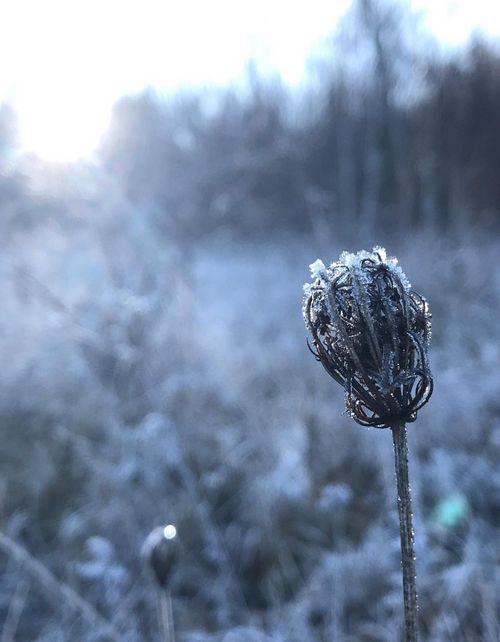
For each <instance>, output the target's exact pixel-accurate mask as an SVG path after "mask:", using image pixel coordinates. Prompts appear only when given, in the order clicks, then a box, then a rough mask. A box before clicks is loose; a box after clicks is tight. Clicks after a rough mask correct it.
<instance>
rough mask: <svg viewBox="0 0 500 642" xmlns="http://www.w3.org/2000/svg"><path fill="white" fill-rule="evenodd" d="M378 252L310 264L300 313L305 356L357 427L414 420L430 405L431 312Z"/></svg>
mask: <svg viewBox="0 0 500 642" xmlns="http://www.w3.org/2000/svg"><path fill="white" fill-rule="evenodd" d="M397 263H398V262H397V259H395V258H387V256H386V252H385V250H384V249H383V248H380V247H376V248H374V249H373V251H372V252H365V251H362V252H358V253H357V254H350V253H347V252H344V253H342V255H341V256H340V259H339V261H337V262H336V263H332V264H331V265H330V267H328V268H326V267H325V266H324V264H323V263H322V261H319V260H318V261H315V262H314V263H313V264H311V266H310V268H311V274H312V277H313V282H312V283H308V284H306V285H305V286H304V293H305V299H304V306H303V313H304V319H305V323H306V327H307V329H308V330H309V332H310V333H311V335H312V347H311V346H309V347H310V349H311V352H312V353H313V354H314V356H315V357H316V359H317V360H318V361H320V362H321V363H322V365H323V367H324V368H325V370H326V371H327V372H328V374H330V375H331V376H332V377H333V379H335V381H337V382H338V383H340V384H341V385H342V386H343V387H344V389H345V392H346V407H347V410H348V412H349V414H350V415H351V416H352V418H353V419H355V420H356V421H357V422H358V423H360V424H362V425H364V426H376V427H378V428H385V427H387V426H393V425H396V424H398V423H406V422H409V421H414V420H415V419H416V417H417V411H418V410H419V409H420V408H421V407H422V406H423V405H424V404H425V403H426V402H427V401H428V400H429V398H430V396H431V394H432V389H433V382H432V375H431V373H430V370H429V364H428V354H427V350H428V346H429V340H430V336H431V325H430V319H431V315H430V312H429V308H428V305H427V302H426V300H425V299H424V298H423V297H422V296H420V295H419V294H417V292H415V291H414V290H412V288H411V285H410V283H409V282H408V279H407V278H406V276H405V275H404V273H403V271H402V270H401V268H400V267H399V266H398V264H397Z"/></svg>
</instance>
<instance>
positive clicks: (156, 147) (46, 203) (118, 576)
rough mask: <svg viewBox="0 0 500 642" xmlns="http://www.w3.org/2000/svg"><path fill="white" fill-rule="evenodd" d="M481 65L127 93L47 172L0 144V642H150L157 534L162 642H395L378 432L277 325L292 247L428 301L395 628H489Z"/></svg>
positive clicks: (290, 278)
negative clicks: (165, 579) (285, 87)
mask: <svg viewBox="0 0 500 642" xmlns="http://www.w3.org/2000/svg"><path fill="white" fill-rule="evenodd" d="M362 4H363V3H362ZM365 4H366V3H365ZM366 24H367V25H368V26H370V24H371V23H369V22H367V23H366ZM384 24H385V23H383V22H382V23H381V25H382V26H383V25H384ZM383 42H387V41H383ZM378 55H382V54H381V52H380V51H379V52H378ZM379 62H380V61H379ZM429 65H430V63H429ZM499 68H500V60H499V59H498V58H497V57H496V55H495V53H494V52H492V51H490V50H488V49H487V48H486V47H479V46H476V48H475V49H474V52H473V54H472V55H471V57H470V58H468V61H467V62H466V63H463V61H461V62H460V63H458V62H453V61H452V62H446V63H445V62H440V63H435V64H434V67H432V66H431V65H430V66H429V70H430V71H429V76H428V83H429V85H431V87H430V89H429V88H428V92H427V93H426V94H425V96H424V97H422V98H419V100H420V102H418V103H416V102H415V103H411V104H410V105H408V104H407V103H398V102H397V101H395V99H394V97H393V94H392V91H391V87H392V84H391V83H392V82H393V81H392V80H391V81H390V83H389V85H387V87H386V89H387V92H386V93H385V94H384V93H383V92H382V94H380V93H376V94H370V91H371V89H370V86H363V88H362V89H359V92H361V93H359V94H356V91H358V90H356V91H355V90H354V89H353V90H352V91H350V92H343V90H342V88H343V87H344V86H345V82H346V79H345V76H344V77H341V76H339V75H335V73H334V72H333V71H332V72H331V73H332V75H331V76H329V78H330V80H329V83H328V82H327V81H326V80H325V83H324V84H325V91H323V92H322V93H321V95H315V96H313V97H311V101H312V103H313V104H314V105H315V108H314V109H313V110H309V109H306V110H305V115H304V114H303V117H302V118H299V117H298V116H297V115H295V116H293V114H292V112H293V109H292V108H291V107H290V104H289V103H290V102H291V98H290V97H289V96H287V95H285V94H284V92H282V90H277V89H272V88H269V87H267V86H266V85H260V84H258V86H256V87H254V88H253V90H252V92H251V95H250V96H247V97H246V98H241V97H237V96H235V95H234V94H233V93H231V92H228V93H227V94H225V96H224V97H222V98H221V97H220V96H219V102H218V103H217V106H216V107H214V106H213V104H212V103H211V104H210V105H211V106H210V109H208V107H207V105H206V102H205V99H206V98H207V97H206V96H201V97H199V96H191V97H189V98H187V97H186V96H184V97H182V98H178V99H177V101H171V102H170V103H168V104H164V103H163V102H161V101H159V100H157V99H155V98H154V96H152V95H145V96H142V97H137V98H129V99H127V100H125V101H123V102H122V103H121V104H120V105H119V106H118V107H117V111H116V115H115V121H114V125H113V127H112V128H111V130H110V133H109V135H108V139H107V141H106V142H105V143H104V145H103V148H102V150H101V156H100V159H99V161H98V162H97V163H96V164H87V165H78V166H75V167H67V168H64V169H54V168H51V167H46V166H44V165H43V164H42V163H39V162H35V161H34V160H26V159H25V160H23V161H22V162H21V164H17V165H15V164H13V161H12V153H11V152H12V149H13V148H14V147H15V144H14V143H13V142H12V140H8V136H7V134H6V133H0V135H1V136H4V138H5V141H7V142H5V144H3V145H2V146H0V154H1V163H2V177H1V179H0V232H1V238H2V248H1V255H0V291H1V293H2V296H1V300H2V314H1V315H0V337H1V341H0V363H1V364H2V365H1V369H0V429H1V433H0V434H1V437H2V438H1V440H0V463H1V476H0V636H2V642H14V640H18V641H23V642H32V641H33V642H35V641H36V642H63V641H64V642H69V641H76V640H77V641H78V642H97V640H106V639H110V640H113V639H114V640H121V641H123V642H145V641H148V642H155V641H158V642H159V640H160V633H159V629H158V623H157V619H156V606H157V595H156V588H155V585H154V583H153V581H152V578H151V576H150V575H149V574H148V573H147V572H146V571H145V569H144V568H143V564H142V562H141V556H140V552H141V547H142V545H143V542H144V540H145V538H146V536H147V535H148V533H149V532H150V531H151V530H152V529H153V528H155V527H157V526H160V525H162V524H166V523H172V524H175V525H176V528H177V537H178V540H179V561H178V564H177V566H176V567H175V570H174V573H173V576H172V582H171V586H170V588H171V593H172V596H173V611H174V617H175V624H176V635H177V639H178V640H180V641H184V642H266V641H268V642H299V641H301V642H302V641H304V640H307V641H308V642H322V641H324V640H325V641H326V640H335V641H345V642H354V641H356V642H375V641H387V642H397V641H398V640H399V639H400V638H399V636H400V625H401V597H400V595H401V575H400V558H399V555H400V553H399V541H398V526H397V521H398V515H397V508H396V502H395V496H394V494H395V493H394V480H393V462H392V444H391V439H390V434H387V433H385V432H382V433H381V432H380V431H377V430H376V429H369V428H362V427H360V426H357V425H355V424H354V423H353V422H352V421H351V419H350V418H349V417H348V416H346V415H344V414H342V408H343V405H344V401H343V394H344V393H343V391H342V390H341V388H340V386H337V385H336V384H334V382H333V381H332V380H331V379H330V378H329V377H326V376H325V375H324V372H323V371H322V369H321V368H319V367H318V366H317V364H315V363H314V360H313V359H312V358H311V355H310V353H309V352H308V350H307V346H306V332H305V330H304V327H303V320H302V315H301V300H302V284H303V283H304V281H305V280H306V279H307V278H308V269H307V266H308V265H309V263H310V262H311V260H312V259H313V258H314V257H316V256H323V257H334V256H338V255H339V254H340V252H341V251H343V250H346V249H347V250H349V251H355V250H357V249H359V248H361V247H368V248H369V247H373V246H374V245H377V244H382V245H384V246H385V247H387V249H388V251H389V253H390V254H391V255H396V256H398V257H399V258H400V260H401V263H402V265H403V266H404V269H405V273H406V274H407V275H408V278H409V280H410V281H411V283H412V287H414V288H415V290H416V291H418V292H422V293H424V294H425V296H426V298H427V299H428V301H429V305H430V309H431V310H432V313H433V338H432V344H431V347H430V361H431V365H432V371H433V375H434V381H435V391H434V395H433V398H432V403H431V404H429V405H428V406H426V407H425V408H423V409H422V410H421V412H420V413H419V419H418V422H417V423H416V424H411V425H410V427H409V431H408V435H409V447H410V450H411V453H412V468H411V477H412V495H413V505H414V513H415V514H414V525H415V530H416V531H417V540H416V544H417V549H416V554H417V574H418V585H419V604H420V629H421V636H422V639H423V640H428V641H432V642H441V641H453V642H466V641H471V640H474V641H475V640H484V642H494V641H495V640H498V639H499V637H500V630H499V622H500V617H499V608H500V604H499V597H498V596H499V595H500V565H499V562H500V550H499V542H500V472H499V465H498V464H499V459H500V402H499V398H500V376H499V363H500V324H499V323H498V319H499V318H500V270H499V269H498V255H499V251H500V241H499V237H498V231H499V218H498V217H499V212H500V196H499V194H498V172H497V171H496V168H497V167H498V165H495V163H498V154H499V149H500V144H497V143H500V139H499V137H498V136H499V131H500V120H499V117H498V112H497V111H490V112H488V109H489V108H490V107H491V105H493V104H495V105H496V106H497V105H498V102H495V101H497V98H498V96H499V95H500V84H499V81H498V74H496V72H495V70H498V69H499ZM388 82H389V80H388ZM394 82H396V81H395V80H394ZM368 84H369V83H368ZM379 86H380V85H379ZM450 88H451V89H452V90H453V92H454V93H453V98H452V96H451V94H450V91H451V89H450ZM366 92H368V93H369V94H370V95H369V100H368V99H366ZM440 92H441V93H440ZM363 96H364V97H365V99H366V101H364V100H362V97H363ZM287 101H288V102H287ZM285 103H287V107H286V108H285V107H283V105H285ZM449 103H451V106H450V105H449ZM301 104H302V109H303V108H304V105H303V103H301ZM377 106H378V107H380V109H377ZM448 107H450V108H449V109H448ZM297 109H298V107H297ZM481 110H483V111H481ZM495 110H496V107H495ZM483 112H484V113H489V114H490V116H491V118H487V117H485V116H484V113H483ZM2 113H3V114H4V116H5V113H4V112H2ZM334 116H335V117H334ZM388 125H390V126H391V127H395V128H396V129H392V130H391V129H390V130H388V129H387V126H388ZM415 127H418V131H416V130H415ZM396 130H397V132H398V135H397V136H396V137H395V136H394V133H395V132H396ZM0 131H1V128H0ZM438 134H439V136H441V135H442V138H440V137H439V136H438ZM495 136H496V137H497V138H496V139H495ZM495 140H496V141H497V143H495V144H494V141H495ZM377 141H378V142H377ZM391 141H392V142H391ZM396 143H397V144H396ZM445 143H446V145H447V147H446V146H444V145H445Z"/></svg>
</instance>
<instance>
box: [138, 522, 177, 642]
mask: <svg viewBox="0 0 500 642" xmlns="http://www.w3.org/2000/svg"><path fill="white" fill-rule="evenodd" d="M141 554H142V558H143V560H144V562H145V564H146V565H147V566H148V567H149V570H150V571H151V573H152V575H153V577H154V579H155V581H156V584H157V586H158V623H159V625H160V629H161V634H162V638H163V640H164V642H175V631H174V616H173V610H172V596H171V592H170V580H171V576H172V572H173V571H174V569H175V566H176V564H177V561H178V556H179V543H178V539H177V529H176V528H175V526H174V525H173V524H167V525H166V526H160V527H158V528H155V529H153V530H152V531H151V533H150V534H149V535H148V536H147V538H146V540H145V542H144V544H143V547H142V551H141Z"/></svg>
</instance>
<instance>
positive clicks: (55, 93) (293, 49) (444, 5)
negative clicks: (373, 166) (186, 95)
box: [0, 0, 500, 160]
mask: <svg viewBox="0 0 500 642" xmlns="http://www.w3.org/2000/svg"><path fill="white" fill-rule="evenodd" d="M413 3H414V5H415V6H416V7H417V8H425V9H426V10H427V12H428V14H427V18H426V22H427V25H428V27H429V29H430V30H431V31H433V32H434V33H436V34H437V35H438V36H439V38H440V39H441V41H442V42H443V43H446V44H448V45H454V44H456V43H459V42H461V41H463V40H464V39H465V38H466V37H467V36H468V35H469V34H470V33H471V31H473V30H474V29H478V28H479V29H483V30H484V31H485V32H486V33H488V34H490V35H491V34H493V35H497V34H498V33H500V2H498V1H497V0H473V1H472V0H455V1H454V2H449V1H448V0H413ZM349 4H350V2H349V0H308V2H305V0H304V1H301V2H292V0H252V1H246V0H245V1H243V0H240V1H238V0H180V1H178V2H171V1H169V0H163V1H160V0H1V2H0V100H1V99H3V100H8V101H9V102H11V103H12V104H13V105H14V107H15V108H16V109H17V111H18V117H19V127H20V135H21V141H22V143H23V144H24V146H25V147H26V148H27V149H31V150H34V151H35V152H37V153H39V154H40V155H42V156H45V157H47V158H49V159H53V160H71V159H73V158H75V157H78V156H79V155H82V154H86V153H88V152H90V151H91V150H92V149H93V148H94V147H95V145H96V143H97V141H98V139H99V136H100V135H101V134H102V132H103V131H104V130H105V128H106V125H107V123H108V121H109V116H110V113H111V108H112V105H113V103H114V101H115V100H116V99H117V98H118V97H119V96H121V95H123V94H126V93H130V92H136V91H140V90H141V89H142V88H143V87H146V86H148V85H152V86H156V87H160V88H173V87H177V86H179V85H192V84H194V85H200V84H211V83H224V82H226V81H228V80H232V79H235V78H237V77H238V76H239V75H240V74H241V73H242V71H243V70H244V68H245V63H246V61H247V60H248V59H249V58H250V57H252V58H254V59H256V60H257V61H259V65H260V67H261V68H269V69H272V70H277V71H278V72H279V73H280V74H281V76H282V77H283V79H284V80H285V81H286V82H289V83H292V84H296V83H299V82H300V81H301V80H302V79H303V77H304V73H305V69H306V61H307V58H308V56H309V54H310V53H311V51H312V50H313V49H314V48H315V46H316V45H317V43H318V42H320V41H321V40H323V39H324V38H325V37H327V35H328V34H330V33H331V32H332V31H333V29H334V27H335V24H336V22H337V20H338V19H339V17H340V16H342V15H343V14H344V13H345V11H346V9H347V8H348V5H349Z"/></svg>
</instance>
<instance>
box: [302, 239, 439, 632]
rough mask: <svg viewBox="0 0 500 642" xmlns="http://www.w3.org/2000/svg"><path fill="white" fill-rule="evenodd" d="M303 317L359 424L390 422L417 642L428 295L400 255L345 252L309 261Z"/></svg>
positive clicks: (408, 625) (408, 622)
mask: <svg viewBox="0 0 500 642" xmlns="http://www.w3.org/2000/svg"><path fill="white" fill-rule="evenodd" d="M310 268H311V274H312V277H313V282H312V283H308V284H306V285H305V286H304V292H305V300H304V307H303V312H304V319H305V322H306V326H307V329H308V330H309V332H310V333H311V336H312V347H311V346H309V347H310V349H311V352H312V353H313V354H314V356H315V357H316V359H317V360H318V361H320V362H321V363H322V365H323V367H324V368H325V370H326V371H327V372H328V374H329V375H331V376H332V377H333V379H335V381H337V382H338V383H340V384H341V385H342V386H343V387H344V389H345V394H346V407H347V410H348V412H349V414H350V415H351V416H352V418H353V419H354V420H355V421H357V422H358V423H360V424H362V425H363V426H374V427H377V428H386V427H388V428H391V431H392V435H393V444H394V457H395V467H396V479H397V492H398V509H399V519H400V534H401V557H402V567H403V594H404V611H405V630H406V640H407V642H415V641H416V640H417V592H416V580H415V556H414V543H413V527H412V512H411V498H410V485H409V478H408V448H407V441H406V424H407V423H408V422H411V421H414V420H415V419H416V417H417V412H418V410H419V409H420V408H422V406H423V405H424V404H425V403H426V402H427V401H428V400H429V398H430V396H431V394H432V389H433V382H432V375H431V373H430V370H429V364H428V355H427V351H428V346H429V340H430V335H431V326H430V313H429V308H428V305H427V302H426V300H425V299H424V298H423V297H422V296H420V295H419V294H417V293H416V292H415V291H414V290H412V288H411V285H410V283H409V282H408V279H407V278H406V276H405V275H404V273H403V271H402V270H401V268H400V267H399V266H398V262H397V259H395V258H387V256H386V252H385V250H384V249H383V248H380V247H376V248H374V249H373V251H372V252H365V251H362V252H358V253H357V254H350V253H347V252H344V253H343V254H342V255H341V256H340V259H339V261H338V262H336V263H332V264H331V265H330V267H328V268H327V267H325V265H324V264H323V262H322V261H320V260H317V261H315V262H314V263H313V264H311V266H310Z"/></svg>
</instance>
